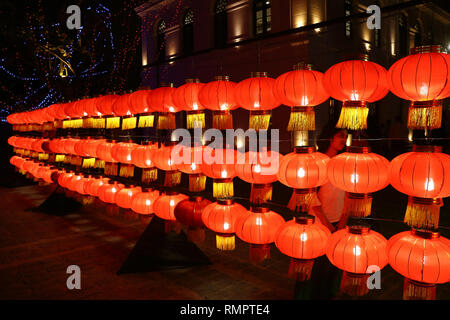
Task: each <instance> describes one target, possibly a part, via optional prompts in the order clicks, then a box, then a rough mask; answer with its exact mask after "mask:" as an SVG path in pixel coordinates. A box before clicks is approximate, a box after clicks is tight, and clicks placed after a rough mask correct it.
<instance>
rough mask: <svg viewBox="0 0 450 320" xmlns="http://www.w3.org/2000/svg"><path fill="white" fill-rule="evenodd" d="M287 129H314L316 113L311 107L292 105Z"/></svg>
mask: <svg viewBox="0 0 450 320" xmlns="http://www.w3.org/2000/svg"><path fill="white" fill-rule="evenodd" d="M287 130H288V131H314V130H316V113H315V112H314V109H313V107H293V108H292V109H291V115H290V117H289V123H288V127H287Z"/></svg>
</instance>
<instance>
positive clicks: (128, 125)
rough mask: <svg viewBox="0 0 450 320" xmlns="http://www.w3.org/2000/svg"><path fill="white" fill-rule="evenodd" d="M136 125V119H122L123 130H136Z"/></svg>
mask: <svg viewBox="0 0 450 320" xmlns="http://www.w3.org/2000/svg"><path fill="white" fill-rule="evenodd" d="M136 123H137V118H136V117H128V118H122V130H131V129H136Z"/></svg>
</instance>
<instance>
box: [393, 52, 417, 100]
mask: <svg viewBox="0 0 450 320" xmlns="http://www.w3.org/2000/svg"><path fill="white" fill-rule="evenodd" d="M400 61H401V62H402V65H401V68H400V75H399V76H400V83H401V86H402V91H403V93H404V94H405V95H406V96H407V97H408V100H413V99H414V98H412V97H411V96H410V95H409V94H408V92H407V91H406V90H405V87H404V86H403V69H404V67H405V64H406V61H405V60H403V61H402V60H400ZM392 73H394V72H392ZM416 92H417V84H416Z"/></svg>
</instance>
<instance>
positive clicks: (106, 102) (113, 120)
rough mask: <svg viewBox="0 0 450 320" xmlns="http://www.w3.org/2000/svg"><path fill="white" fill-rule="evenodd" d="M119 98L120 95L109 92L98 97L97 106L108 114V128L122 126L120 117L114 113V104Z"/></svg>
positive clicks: (105, 114) (100, 110)
mask: <svg viewBox="0 0 450 320" xmlns="http://www.w3.org/2000/svg"><path fill="white" fill-rule="evenodd" d="M117 99H119V95H115V94H108V95H105V96H102V97H99V98H97V101H96V106H97V109H98V110H99V112H100V113H101V114H102V115H103V116H106V125H105V126H106V128H107V129H116V128H119V127H120V118H119V117H117V116H116V115H115V114H114V110H113V105H114V103H115V101H116V100H117Z"/></svg>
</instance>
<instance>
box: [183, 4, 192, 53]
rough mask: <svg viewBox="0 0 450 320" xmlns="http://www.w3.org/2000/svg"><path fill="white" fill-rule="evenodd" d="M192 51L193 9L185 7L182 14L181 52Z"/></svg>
mask: <svg viewBox="0 0 450 320" xmlns="http://www.w3.org/2000/svg"><path fill="white" fill-rule="evenodd" d="M192 51H194V11H192V9H187V10H186V12H185V13H184V16H183V53H184V54H190V53H192Z"/></svg>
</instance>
